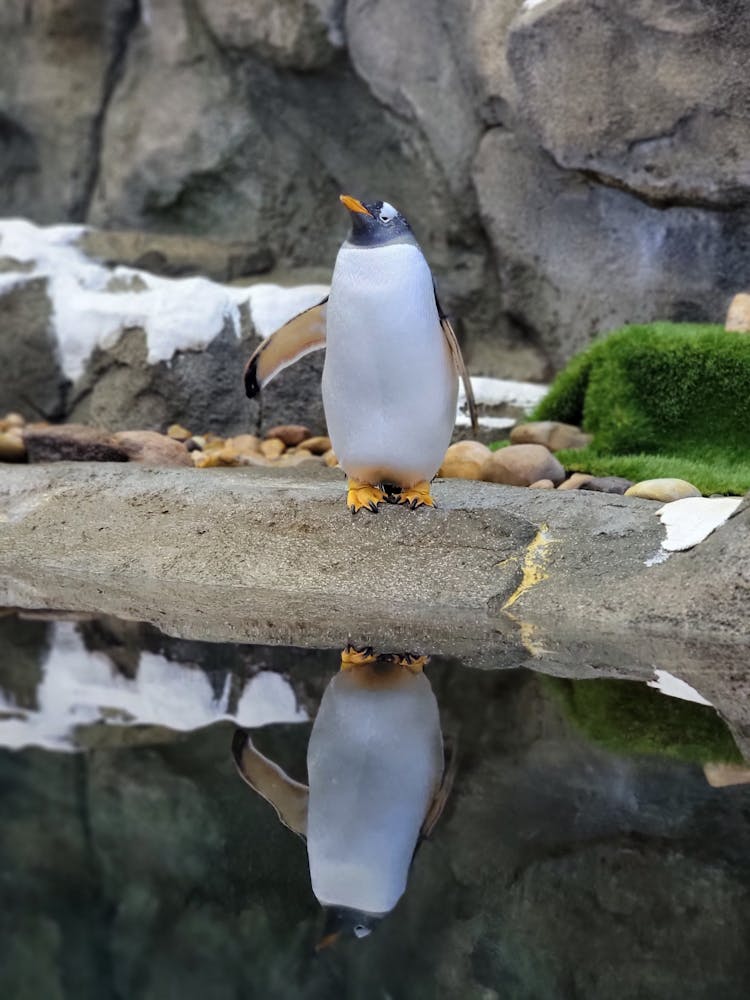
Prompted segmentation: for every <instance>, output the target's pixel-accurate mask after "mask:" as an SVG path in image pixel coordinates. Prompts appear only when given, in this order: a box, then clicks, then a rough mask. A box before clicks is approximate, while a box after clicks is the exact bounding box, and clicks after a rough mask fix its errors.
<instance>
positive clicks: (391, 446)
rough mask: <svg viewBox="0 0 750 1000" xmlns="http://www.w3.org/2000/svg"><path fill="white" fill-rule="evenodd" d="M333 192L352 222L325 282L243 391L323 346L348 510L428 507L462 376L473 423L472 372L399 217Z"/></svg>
mask: <svg viewBox="0 0 750 1000" xmlns="http://www.w3.org/2000/svg"><path fill="white" fill-rule="evenodd" d="M340 200H341V202H342V204H343V205H344V207H345V208H346V209H347V210H348V212H349V215H350V220H351V230H350V232H349V235H348V237H347V238H346V240H345V241H344V243H343V244H342V246H341V248H340V250H339V252H338V255H337V257H336V263H335V266H334V270H333V276H332V278H331V289H330V292H329V294H328V296H327V297H326V298H325V299H324V300H323V301H322V302H320V303H318V305H317V306H313V307H312V308H311V309H308V310H306V311H305V312H303V313H301V314H300V315H299V316H296V317H295V318H294V319H292V320H290V322H289V323H287V324H286V325H285V326H282V327H281V328H280V329H279V330H277V331H275V332H274V333H272V334H271V336H270V337H268V338H267V339H266V340H265V341H264V342H263V343H262V344H261V345H260V346H259V347H258V348H257V350H256V351H255V352H254V354H253V355H252V356H251V358H250V360H249V361H248V363H247V365H246V367H245V376H244V378H245V391H246V393H247V395H248V396H249V397H250V398H251V399H252V398H253V397H254V396H255V395H257V393H258V392H260V390H261V389H262V388H263V387H264V386H265V385H267V384H268V383H269V382H270V381H271V379H272V378H274V377H275V376H276V375H277V374H278V373H279V372H280V371H282V370H283V369H284V368H286V367H288V366H289V365H291V364H293V363H294V362H295V361H297V360H299V359H300V358H302V357H304V356H305V355H307V354H309V353H310V352H311V351H315V350H320V349H323V348H325V350H326V358H325V364H324V368H323V385H322V388H323V408H324V410H325V415H326V422H327V424H328V434H329V436H330V438H331V445H332V447H333V450H334V452H335V454H336V457H337V458H338V461H339V464H340V465H341V467H342V469H343V470H344V472H345V473H346V475H347V477H348V490H347V505H348V507H349V509H350V510H351V511H352V513H355V514H356V513H357V511H359V510H369V511H371V512H373V513H377V512H378V510H379V508H380V506H381V505H382V504H383V503H398V504H404V505H406V506H408V507H409V508H410V509H412V510H415V509H416V508H418V507H434V506H435V502H434V500H433V498H432V494H431V492H430V482H431V481H432V479H433V478H434V476H435V475H436V473H437V471H438V469H439V468H440V464H441V463H442V460H443V456H444V455H445V451H446V449H447V447H448V445H449V444H450V440H451V436H452V433H453V427H454V424H455V414H456V399H457V394H458V377H459V375H460V376H461V377H462V379H463V382H464V386H465V391H466V398H467V401H468V404H469V410H470V414H471V421H472V428H473V430H474V433H475V435H476V432H477V416H476V404H475V401H474V396H473V392H472V389H471V381H470V379H469V376H468V373H467V371H466V366H465V365H464V361H463V358H462V356H461V349H460V347H459V344H458V341H457V339H456V335H455V332H454V330H453V327H452V326H451V324H450V322H449V320H448V317H447V316H446V314H445V312H444V311H443V309H442V308H441V306H440V302H439V301H438V297H437V292H436V290H435V283H434V280H433V277H432V273H431V271H430V268H429V265H428V263H427V261H426V259H425V257H424V254H423V253H422V250H421V248H420V246H419V244H418V243H417V241H416V239H415V237H414V234H413V232H412V230H411V227H410V226H409V223H408V222H407V220H406V218H405V217H404V216H403V215H402V214H401V213H400V212H399V211H398V210H397V209H396V208H394V207H393V205H391V204H389V203H388V202H385V201H375V202H366V203H365V202H361V201H358V200H357V199H356V198H353V197H352V196H351V195H341V196H340Z"/></svg>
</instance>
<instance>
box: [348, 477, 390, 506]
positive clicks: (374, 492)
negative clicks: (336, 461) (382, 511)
mask: <svg viewBox="0 0 750 1000" xmlns="http://www.w3.org/2000/svg"><path fill="white" fill-rule="evenodd" d="M385 499H386V497H385V493H384V492H383V491H382V490H381V489H379V488H378V487H377V486H371V485H370V484H369V483H360V482H358V480H356V479H350V480H349V488H348V490H347V494H346V505H347V507H348V508H349V510H350V511H351V512H352V514H356V513H357V511H358V510H369V511H372V513H373V514H377V512H378V507H379V505H380V504H381V503H385Z"/></svg>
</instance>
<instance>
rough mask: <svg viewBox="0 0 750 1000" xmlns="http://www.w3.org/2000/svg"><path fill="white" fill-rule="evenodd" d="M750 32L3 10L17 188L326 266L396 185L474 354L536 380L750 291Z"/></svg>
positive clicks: (74, 213) (507, 17)
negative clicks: (592, 346)
mask: <svg viewBox="0 0 750 1000" xmlns="http://www.w3.org/2000/svg"><path fill="white" fill-rule="evenodd" d="M749 48H750V8H748V6H747V4H745V3H743V2H742V0H673V2H670V3H663V2H656V0H610V2H608V3H607V4H602V3H601V2H599V0H525V2H523V3H522V2H521V0H466V2H464V3H461V4H456V3H451V2H450V0H414V2H411V3H408V4H406V3H403V2H402V0H46V2H44V3H31V2H29V0H6V2H5V3H3V5H2V8H1V9H0V55H1V56H2V58H0V206H2V214H4V215H22V216H25V217H28V218H30V219H32V220H33V221H36V222H42V223H52V222H61V221H66V220H67V221H75V222H84V223H87V224H91V225H93V226H96V227H105V228H107V229H112V228H114V229H135V230H141V231H148V232H150V233H167V234H173V235H175V234H176V235H182V236H183V237H185V238H187V237H188V236H190V237H193V238H195V237H211V238H214V239H221V240H226V241H231V243H232V251H231V253H227V254H225V255H224V260H223V261H222V260H221V259H219V258H220V257H221V255H219V257H216V258H215V259H214V260H213V264H214V265H216V267H214V273H213V275H212V276H214V277H215V278H218V279H219V280H228V279H231V278H237V277H247V276H248V275H253V274H261V273H279V272H280V271H282V272H285V273H287V274H288V272H289V271H290V270H293V271H294V270H295V269H297V268H309V267H314V268H316V269H319V272H317V273H318V276H319V277H320V276H323V277H325V275H326V274H327V273H329V271H330V267H331V264H332V262H333V259H334V255H335V252H336V249H337V246H338V244H339V243H340V241H341V239H342V236H343V235H344V232H345V228H346V220H345V218H344V216H343V213H342V210H341V207H340V205H339V204H338V200H337V196H338V194H339V192H341V191H351V192H352V193H355V194H357V195H360V196H363V197H366V196H374V197H382V198H385V199H387V200H391V201H393V202H394V203H396V204H398V205H399V206H400V207H402V208H403V209H404V211H405V212H406V213H407V214H408V215H409V217H410V219H411V221H412V223H413V226H414V228H415V230H416V232H417V234H418V237H419V238H420V240H421V241H422V243H423V245H424V247H425V250H426V252H427V254H428V256H429V259H430V261H431V263H432V264H433V266H434V269H435V271H436V274H437V277H438V280H439V286H440V289H441V293H442V295H443V297H444V298H445V299H446V301H447V303H448V306H449V308H450V310H451V312H452V313H453V314H454V315H456V316H457V317H460V320H461V335H462V337H463V340H464V344H465V348H466V353H467V356H468V360H469V363H470V366H471V367H472V369H473V371H474V372H475V373H484V374H493V375H503V376H509V377H520V378H530V379H537V380H542V379H545V378H547V377H548V376H549V375H550V374H551V373H552V372H553V371H554V370H556V369H557V368H559V367H560V366H561V365H562V363H563V362H564V361H565V360H567V359H568V358H569V357H570V356H571V355H572V354H573V353H575V352H576V351H577V350H578V349H580V348H581V347H582V346H584V345H585V344H586V343H587V342H588V341H589V340H590V339H591V337H592V336H593V335H594V334H595V333H596V332H597V331H601V330H606V329H609V328H612V327H615V326H617V325H619V324H621V323H623V322H626V321H646V320H652V319H656V318H662V319H676V320H688V319H689V320H712V321H720V320H722V319H723V316H724V313H725V311H726V307H727V304H728V302H729V299H730V298H731V295H732V293H733V292H735V291H738V290H740V289H742V288H743V287H745V286H747V284H748V280H750V240H748V238H747V231H748V224H750V113H749V112H748V109H749V108H750V75H749V74H748V73H747V52H748V49H749ZM191 247H192V249H190V247H188V248H187V249H185V248H179V247H178V246H177V245H175V244H172V249H171V251H170V253H168V254H165V253H164V251H163V248H162V249H158V248H157V249H153V248H149V247H148V246H142V247H141V251H142V252H141V254H140V257H139V256H138V254H136V255H135V257H136V260H135V262H136V263H139V264H140V265H142V266H146V267H149V268H151V269H153V270H156V271H159V270H167V271H171V272H172V273H174V272H175V271H177V272H178V273H185V272H190V271H191V270H198V271H203V270H205V261H206V253H205V252H204V251H203V250H201V249H200V248H198V244H196V243H193V244H191ZM107 254H109V256H110V257H111V258H112V259H113V260H115V261H116V260H118V259H122V257H121V256H120V254H118V251H117V249H116V248H114V249H113V248H112V246H111V245H110V246H109V247H108V249H107V251H106V252H105V256H106V255H107ZM124 256H125V258H126V259H127V261H128V262H129V263H133V262H134V260H133V256H134V255H133V252H132V246H131V247H130V248H128V249H127V250H126V251H124ZM217 267H218V270H216V268H217Z"/></svg>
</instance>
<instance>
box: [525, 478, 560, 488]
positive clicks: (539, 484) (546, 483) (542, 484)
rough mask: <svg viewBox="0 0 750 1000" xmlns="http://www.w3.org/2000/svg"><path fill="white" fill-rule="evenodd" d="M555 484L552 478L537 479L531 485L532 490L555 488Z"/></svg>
mask: <svg viewBox="0 0 750 1000" xmlns="http://www.w3.org/2000/svg"><path fill="white" fill-rule="evenodd" d="M554 488H555V484H554V483H553V482H552V480H551V479H537V481H536V482H535V483H532V484H531V486H529V489H530V490H554Z"/></svg>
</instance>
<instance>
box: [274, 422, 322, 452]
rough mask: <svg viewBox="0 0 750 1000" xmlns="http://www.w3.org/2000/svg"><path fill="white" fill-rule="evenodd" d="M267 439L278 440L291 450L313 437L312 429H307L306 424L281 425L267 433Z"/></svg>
mask: <svg viewBox="0 0 750 1000" xmlns="http://www.w3.org/2000/svg"><path fill="white" fill-rule="evenodd" d="M265 437H266V438H278V439H279V440H280V441H283V442H284V444H285V445H287V447H289V448H291V447H293V446H294V445H297V444H302V442H303V441H306V440H307V439H308V438H310V437H312V433H311V431H310V428H309V427H305V426H304V424H279V425H278V426H276V427H272V428H271V429H270V430H268V431H266V434H265Z"/></svg>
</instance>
